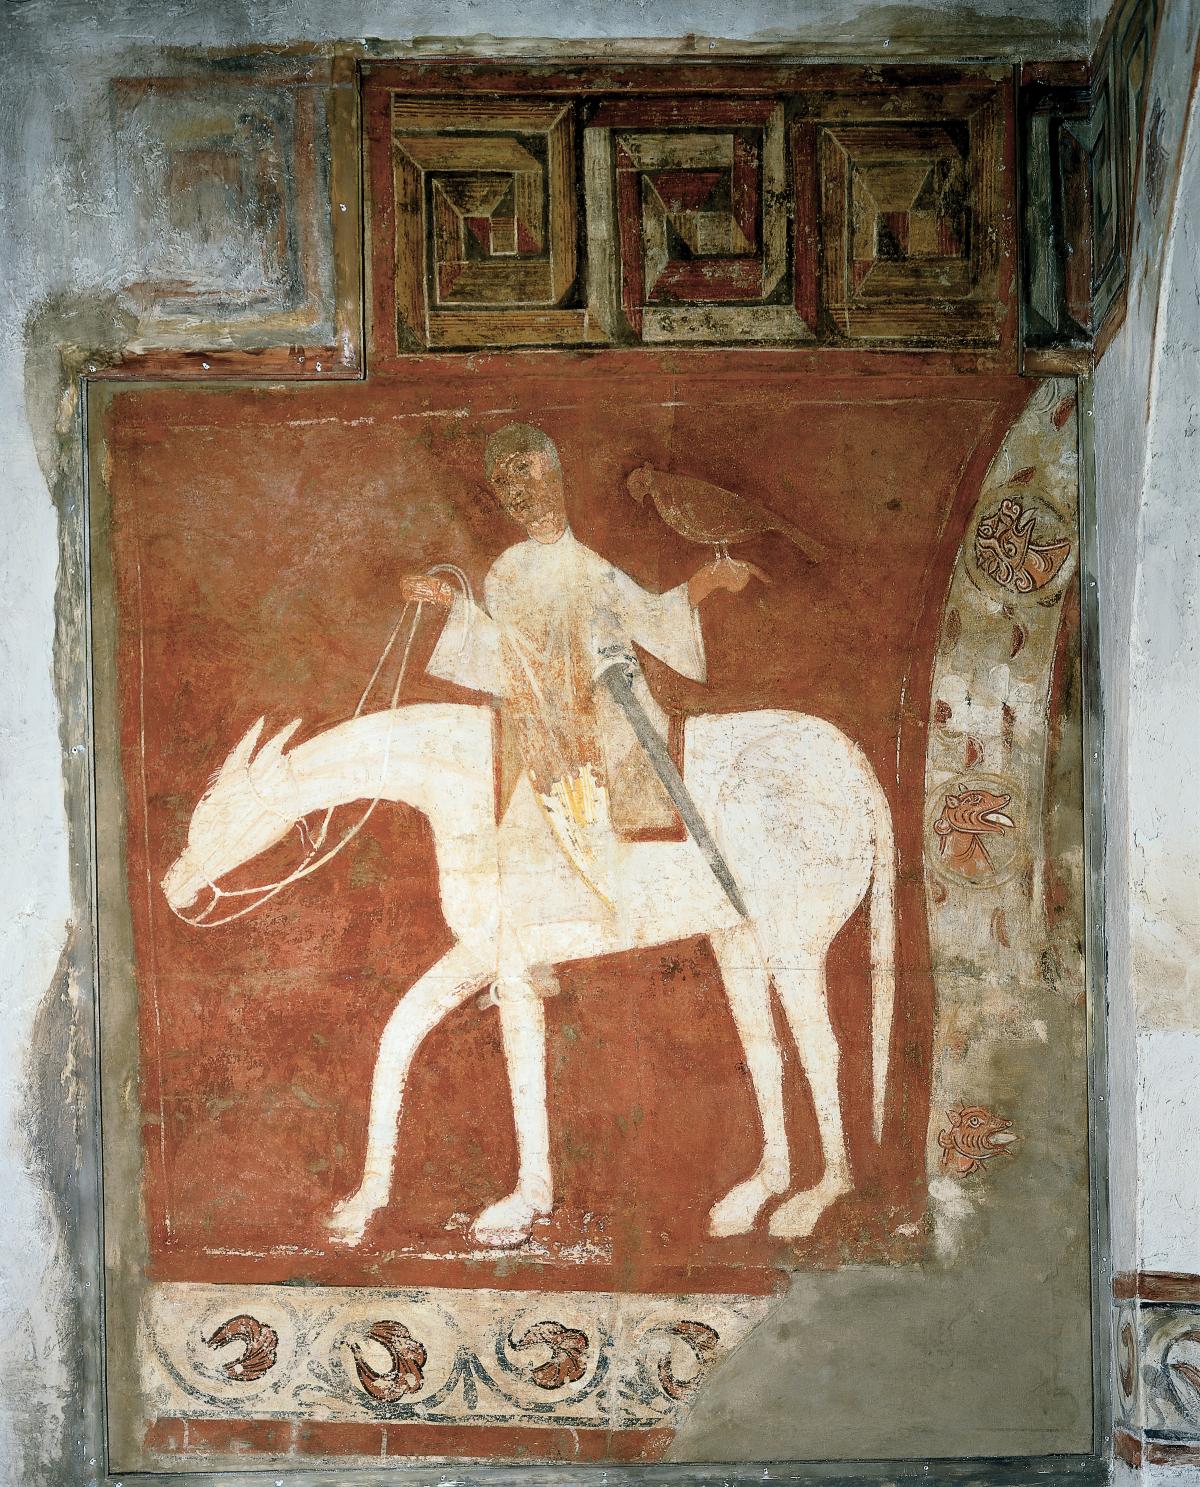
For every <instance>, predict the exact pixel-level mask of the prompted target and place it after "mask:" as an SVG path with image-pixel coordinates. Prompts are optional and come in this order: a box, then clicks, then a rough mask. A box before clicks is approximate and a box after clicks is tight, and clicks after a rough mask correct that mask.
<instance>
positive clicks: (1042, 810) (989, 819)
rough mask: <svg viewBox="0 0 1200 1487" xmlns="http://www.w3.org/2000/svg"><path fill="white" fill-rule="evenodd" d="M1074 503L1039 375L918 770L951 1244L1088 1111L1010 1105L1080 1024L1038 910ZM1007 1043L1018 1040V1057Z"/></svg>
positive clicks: (1069, 432) (1059, 950)
mask: <svg viewBox="0 0 1200 1487" xmlns="http://www.w3.org/2000/svg"><path fill="white" fill-rule="evenodd" d="M1077 509H1078V468H1077V451H1076V410H1075V393H1074V385H1073V383H1072V382H1071V381H1070V380H1069V379H1053V378H1052V379H1047V380H1046V381H1044V382H1042V383H1041V384H1040V385H1039V386H1038V387H1037V388H1036V390H1035V391H1034V393H1033V395H1032V397H1031V398H1030V401H1029V403H1028V404H1027V405H1026V407H1025V410H1024V411H1023V413H1022V414H1021V416H1020V418H1019V419H1018V420H1017V422H1016V423H1015V424H1014V426H1013V428H1012V429H1011V430H1010V431H1009V433H1008V435H1007V436H1006V438H1005V440H1004V443H1003V444H1002V446H1001V448H1000V450H999V452H998V453H997V454H996V456H995V458H994V459H993V461H992V463H991V466H990V468H989V470H988V472H987V475H986V477H985V479H984V482H983V486H982V490H981V493H980V496H979V499H978V501H977V503H976V505H975V508H974V510H973V512H972V513H971V515H970V517H969V519H968V521H967V525H966V535H965V538H964V541H963V545H962V549H961V551H960V553H959V557H958V561H957V563H956V565H955V569H954V574H953V578H952V580H951V584H950V589H949V592H948V594H947V596H946V602H945V607H944V610H943V616H942V628H941V635H940V639H939V645H938V651H937V656H936V660H935V664H934V675H933V687H932V707H931V716H930V729H929V746H928V755H927V759H926V770H925V793H926V804H925V870H926V890H927V902H928V905H929V927H930V949H931V955H932V963H933V973H934V984H935V988H936V996H937V1009H936V1027H937V1036H936V1039H935V1051H934V1069H933V1093H932V1112H931V1122H930V1132H929V1142H930V1144H929V1170H930V1173H931V1180H930V1192H931V1206H932V1219H933V1226H934V1236H935V1244H936V1247H937V1250H938V1253H939V1255H940V1256H941V1257H942V1258H944V1259H949V1258H950V1257H952V1256H953V1255H954V1254H955V1253H957V1251H958V1248H959V1246H960V1243H961V1242H962V1236H963V1226H964V1223H965V1221H966V1220H967V1219H968V1218H969V1216H970V1214H971V1213H972V1212H973V1211H974V1210H975V1209H977V1208H978V1206H979V1205H980V1204H981V1203H983V1202H985V1201H987V1194H988V1193H989V1191H990V1189H991V1187H992V1185H993V1184H994V1182H995V1178H996V1174H997V1169H1004V1168H1007V1167H1008V1166H1009V1165H1010V1164H1012V1163H1014V1162H1016V1163H1021V1162H1028V1161H1030V1160H1031V1159H1032V1160H1037V1159H1038V1151H1039V1148H1043V1147H1044V1146H1045V1144H1046V1143H1051V1144H1053V1143H1054V1142H1055V1141H1056V1139H1058V1140H1059V1144H1060V1145H1062V1146H1065V1144H1066V1140H1067V1137H1066V1131H1065V1129H1063V1128H1062V1122H1070V1121H1075V1122H1077V1121H1078V1120H1079V1118H1080V1112H1081V1111H1082V1109H1083V1091H1082V1088H1081V1089H1080V1090H1079V1091H1075V1092H1073V1093H1074V1094H1075V1095H1076V1098H1075V1099H1074V1100H1073V1101H1072V1100H1071V1099H1070V1098H1065V1099H1064V1100H1063V1102H1062V1105H1061V1107H1060V1108H1059V1109H1058V1110H1057V1111H1049V1110H1047V1109H1045V1108H1021V1107H1020V1105H1019V1104H1018V1103H1017V1101H1019V1100H1020V1098H1021V1085H1022V1077H1021V1075H1020V1074H1019V1073H1018V1072H1016V1068H1017V1066H1019V1065H1020V1064H1021V1063H1022V1062H1025V1061H1026V1059H1025V1055H1027V1054H1029V1053H1031V1052H1032V1053H1033V1054H1034V1063H1036V1049H1037V1048H1038V1047H1039V1045H1041V1046H1047V1045H1048V1044H1049V1043H1050V1040H1051V1039H1062V1038H1069V1039H1071V1040H1073V1041H1074V1042H1075V1044H1076V1046H1077V1047H1081V1043H1080V1042H1079V1040H1081V1038H1082V1035H1083V1022H1082V1017H1081V1015H1080V1006H1079V1004H1080V1002H1081V994H1082V987H1083V964H1082V954H1081V949H1080V947H1079V946H1078V944H1077V943H1076V941H1075V939H1074V938H1073V937H1072V936H1071V934H1070V933H1067V934H1061V933H1058V932H1056V927H1055V926H1052V925H1051V924H1050V923H1048V920H1047V911H1046V889H1047V883H1046V842H1047V837H1048V824H1049V823H1048V815H1047V813H1048V812H1052V811H1053V810H1054V805H1055V802H1054V800H1053V799H1052V798H1048V795H1047V767H1048V762H1049V752H1050V743H1051V728H1050V713H1051V690H1052V687H1053V686H1054V685H1055V680H1056V678H1055V657H1056V650H1057V645H1058V638H1059V630H1060V626H1061V624H1062V619H1063V606H1064V597H1065V596H1066V594H1067V592H1068V588H1069V586H1070V584H1071V581H1072V579H1073V577H1074V574H1075V571H1076V567H1077V559H1078V547H1077ZM1064 807H1065V803H1064ZM1076 814H1077V812H1076ZM1080 867H1081V855H1080V853H1079V852H1078V851H1077V852H1076V853H1075V862H1074V869H1073V872H1072V873H1069V874H1068V876H1069V877H1073V879H1074V883H1075V885H1076V889H1077V885H1078V871H1079V868H1080ZM1068 917H1069V916H1068ZM1076 918H1077V915H1076ZM1006 1044H1007V1045H1010V1047H1011V1048H1012V1049H1013V1050H1014V1051H1016V1052H1017V1058H1016V1063H1015V1064H1014V1066H1013V1070H1012V1071H1009V1070H1007V1069H1006V1068H1005V1067H1004V1065H1005V1056H1004V1054H1003V1053H1002V1052H1001V1050H1002V1048H1003V1045H1006ZM1026 1083H1028V1081H1026ZM1034 1085H1036V1077H1035V1078H1034V1079H1033V1081H1032V1084H1030V1088H1032V1087H1033V1086H1034ZM1056 1126H1057V1129H1056Z"/></svg>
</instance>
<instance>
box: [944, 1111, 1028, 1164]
mask: <svg viewBox="0 0 1200 1487" xmlns="http://www.w3.org/2000/svg"><path fill="white" fill-rule="evenodd" d="M947 1115H948V1117H949V1120H950V1125H949V1128H948V1129H947V1130H944V1131H942V1132H940V1133H939V1135H938V1145H939V1146H940V1147H941V1148H942V1170H943V1171H952V1172H955V1173H957V1174H958V1176H960V1177H969V1176H971V1175H972V1174H973V1173H975V1172H978V1171H979V1169H980V1168H981V1167H982V1166H983V1164H984V1163H985V1162H987V1161H989V1160H990V1159H991V1158H992V1157H997V1156H1000V1155H1002V1154H1004V1153H1007V1152H1008V1148H1009V1146H1010V1145H1011V1144H1012V1142H1014V1141H1015V1140H1016V1139H1017V1138H1016V1136H1015V1135H1014V1134H1013V1131H1012V1121H1011V1120H1005V1118H1004V1117H1003V1116H1002V1115H993V1114H992V1112H991V1111H990V1110H988V1109H986V1108H985V1107H984V1106H983V1105H964V1106H961V1107H959V1108H958V1109H957V1110H950V1111H947Z"/></svg>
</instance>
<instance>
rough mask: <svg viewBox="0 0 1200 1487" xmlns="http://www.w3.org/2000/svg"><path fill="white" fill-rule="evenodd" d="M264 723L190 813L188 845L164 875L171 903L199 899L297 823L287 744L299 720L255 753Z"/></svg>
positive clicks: (232, 754)
mask: <svg viewBox="0 0 1200 1487" xmlns="http://www.w3.org/2000/svg"><path fill="white" fill-rule="evenodd" d="M263 722H264V719H262V718H259V720H258V722H257V723H255V725H254V726H253V728H251V729H250V730H249V731H248V732H247V733H246V734H245V735H244V737H243V738H242V739H241V741H240V742H239V743H238V744H237V745H236V746H235V747H234V748H233V750H232V751H231V752H230V755H229V757H228V758H227V759H226V760H225V762H224V764H222V765H221V767H220V769H219V770H217V772H216V774H215V775H214V776H213V778H212V781H211V783H210V784H209V787H208V789H207V790H206V791H205V792H204V794H203V795H202V796H201V797H200V801H199V804H198V805H197V806H196V809H195V810H194V811H193V812H192V819H191V823H190V825H189V826H188V839H187V845H186V846H185V847H184V849H183V851H182V852H181V853H180V854H179V856H178V857H177V858H176V859H175V861H174V862H173V863H172V864H171V866H170V867H169V868H168V869H167V871H166V874H165V875H164V877H163V880H162V890H163V892H164V893H165V894H166V897H167V902H168V903H169V904H170V905H171V907H172V909H174V910H176V912H178V911H179V910H181V909H186V908H188V906H189V905H191V904H193V903H195V901H196V899H197V897H198V896H199V894H200V892H201V890H202V889H203V888H206V887H211V886H212V885H213V884H215V883H218V882H219V881H220V879H221V878H222V877H224V876H225V874H226V873H231V872H232V871H233V870H234V869H235V868H237V867H241V865H242V864H243V863H244V862H249V861H250V860H251V859H252V858H254V857H257V856H258V855H259V853H260V852H265V851H266V850H267V848H268V847H272V846H274V845H275V843H276V842H277V841H279V840H280V838H281V837H283V836H284V834H285V833H286V832H287V831H288V830H289V829H290V828H291V826H292V825H293V824H294V823H295V820H296V816H295V812H294V809H293V806H292V801H293V799H294V791H293V790H292V789H291V788H290V784H291V781H290V770H289V767H288V761H287V760H286V759H285V758H284V757H283V746H284V744H285V743H287V741H288V739H289V738H291V736H292V734H293V733H294V732H295V731H296V729H297V728H298V727H299V726H300V719H299V718H297V719H296V720H295V722H292V723H289V724H288V726H287V727H286V728H284V729H283V730H282V732H280V733H277V734H276V735H275V737H274V738H272V739H270V740H269V741H268V742H267V743H265V744H264V745H263V746H262V748H261V749H260V750H259V752H258V754H257V755H255V753H254V749H255V745H256V744H257V743H258V740H259V737H260V736H261V734H262V730H263ZM289 812H290V814H289Z"/></svg>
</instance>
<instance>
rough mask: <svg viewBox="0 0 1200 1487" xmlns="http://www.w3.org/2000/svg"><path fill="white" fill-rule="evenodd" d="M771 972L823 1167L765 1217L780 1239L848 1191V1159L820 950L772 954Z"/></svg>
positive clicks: (806, 1227) (803, 1229) (796, 1232)
mask: <svg viewBox="0 0 1200 1487" xmlns="http://www.w3.org/2000/svg"><path fill="white" fill-rule="evenodd" d="M789 958H790V957H789ZM771 974H772V976H773V978H774V981H775V990H776V991H777V992H778V993H779V1000H780V1001H781V1002H782V1003H783V1010H784V1011H785V1012H786V1013H787V1019H788V1024H789V1026H790V1027H791V1030H792V1036H793V1038H795V1040H796V1048H797V1050H798V1052H799V1054H800V1060H801V1063H802V1064H803V1067H804V1072H805V1074H806V1075H807V1077H808V1086H809V1089H810V1090H811V1091H812V1097H813V1105H814V1106H815V1108H816V1112H817V1126H818V1129H819V1130H820V1133H821V1150H822V1152H823V1154H824V1157H825V1170H824V1172H823V1173H822V1174H821V1177H820V1179H819V1181H818V1182H817V1184H816V1186H815V1187H811V1188H808V1189H807V1190H806V1191H805V1192H802V1193H797V1194H796V1195H795V1196H794V1197H792V1198H789V1199H788V1200H787V1202H786V1203H781V1204H780V1205H779V1207H778V1208H777V1209H776V1210H775V1212H774V1213H773V1214H772V1215H771V1220H770V1223H769V1224H768V1228H769V1229H770V1231H771V1233H772V1234H775V1235H777V1236H779V1237H781V1238H787V1239H802V1238H804V1237H805V1236H806V1235H808V1234H811V1233H812V1231H813V1227H814V1226H815V1224H816V1222H817V1220H818V1219H819V1218H820V1217H821V1215H822V1213H824V1212H825V1210H826V1209H827V1208H828V1207H829V1205H830V1204H831V1203H832V1202H833V1201H834V1199H835V1198H838V1197H840V1196H841V1195H842V1194H843V1193H848V1192H849V1191H850V1188H851V1181H850V1160H849V1157H848V1155H847V1152H846V1132H845V1128H844V1126H843V1124H842V1104H841V1097H840V1094H839V1092H838V1062H839V1052H838V1045H837V1038H836V1037H835V1036H834V1032H833V1025H832V1023H831V1022H830V1020H829V1005H828V998H827V995H826V986H825V954H824V952H823V951H822V952H820V953H819V954H815V955H814V954H813V953H812V952H810V951H807V950H801V951H799V952H798V953H797V955H796V957H795V962H794V963H792V964H788V965H783V964H779V963H777V962H776V960H775V958H774V957H772V959H771Z"/></svg>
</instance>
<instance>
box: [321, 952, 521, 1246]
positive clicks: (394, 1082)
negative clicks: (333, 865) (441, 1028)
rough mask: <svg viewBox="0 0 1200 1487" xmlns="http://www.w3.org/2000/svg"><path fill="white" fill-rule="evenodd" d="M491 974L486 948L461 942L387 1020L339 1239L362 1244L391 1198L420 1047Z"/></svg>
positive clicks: (334, 1225)
mask: <svg viewBox="0 0 1200 1487" xmlns="http://www.w3.org/2000/svg"><path fill="white" fill-rule="evenodd" d="M491 976H492V970H491V968H490V967H489V966H488V965H487V963H486V961H485V958H484V956H483V954H482V952H481V951H480V950H478V949H476V948H472V947H470V946H467V945H464V944H462V943H461V942H460V943H459V944H457V945H455V946H454V948H453V949H452V950H449V951H448V952H447V953H446V954H445V955H443V956H442V958H441V960H439V961H438V962H437V964H436V965H434V966H431V967H430V969H429V970H427V971H426V972H425V974H424V975H423V976H422V977H421V978H420V980H419V981H416V982H414V984H413V985H412V986H411V987H410V988H409V989H408V990H407V991H406V992H405V993H404V995H403V996H402V997H401V998H400V1001H399V1004H398V1005H397V1007H396V1010H395V1011H394V1012H393V1013H392V1015H391V1016H390V1017H389V1018H388V1021H387V1026H386V1027H385V1028H384V1030H383V1037H382V1038H381V1039H380V1041H379V1053H378V1054H377V1056H376V1059H375V1072H374V1075H373V1076H372V1079H371V1114H370V1118H369V1121H368V1124H367V1154H366V1159H365V1161H364V1163H363V1175H362V1181H361V1182H360V1183H359V1185H358V1187H357V1188H356V1189H355V1191H354V1192H353V1193H351V1194H350V1196H349V1197H348V1198H343V1199H342V1201H341V1202H340V1203H339V1204H337V1206H336V1207H335V1208H334V1210H333V1213H332V1215H331V1216H330V1218H329V1220H328V1228H329V1232H330V1235H331V1236H332V1237H333V1238H334V1239H335V1240H337V1241H338V1242H339V1243H342V1244H358V1243H359V1242H360V1241H361V1239H362V1237H363V1233H364V1232H365V1230H366V1227H367V1224H368V1223H369V1222H370V1220H371V1216H372V1215H373V1214H374V1213H375V1211H376V1210H377V1209H380V1208H382V1207H384V1205H385V1204H386V1203H387V1201H388V1197H389V1195H390V1193H391V1188H392V1172H393V1169H394V1167H395V1162H396V1141H397V1136H398V1131H397V1126H398V1123H399V1120H400V1110H401V1106H402V1105H403V1103H404V1086H405V1083H406V1081H407V1079H408V1071H409V1069H410V1067H411V1066H412V1061H413V1057H414V1055H415V1054H416V1051H417V1049H418V1048H419V1047H420V1046H421V1043H422V1042H423V1041H424V1039H425V1037H426V1036H427V1035H428V1034H429V1033H431V1032H432V1031H433V1029H434V1028H435V1027H436V1026H437V1025H438V1023H439V1022H441V1020H442V1018H443V1017H445V1016H446V1014H447V1013H448V1012H453V1011H454V1009H455V1008H456V1007H458V1006H461V1005H462V1003H463V1002H465V1001H466V999H467V998H468V997H469V996H470V995H471V994H472V993H473V992H476V991H478V990H479V989H480V988H481V987H482V986H485V985H486V984H487V982H488V981H489V980H490V979H491Z"/></svg>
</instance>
